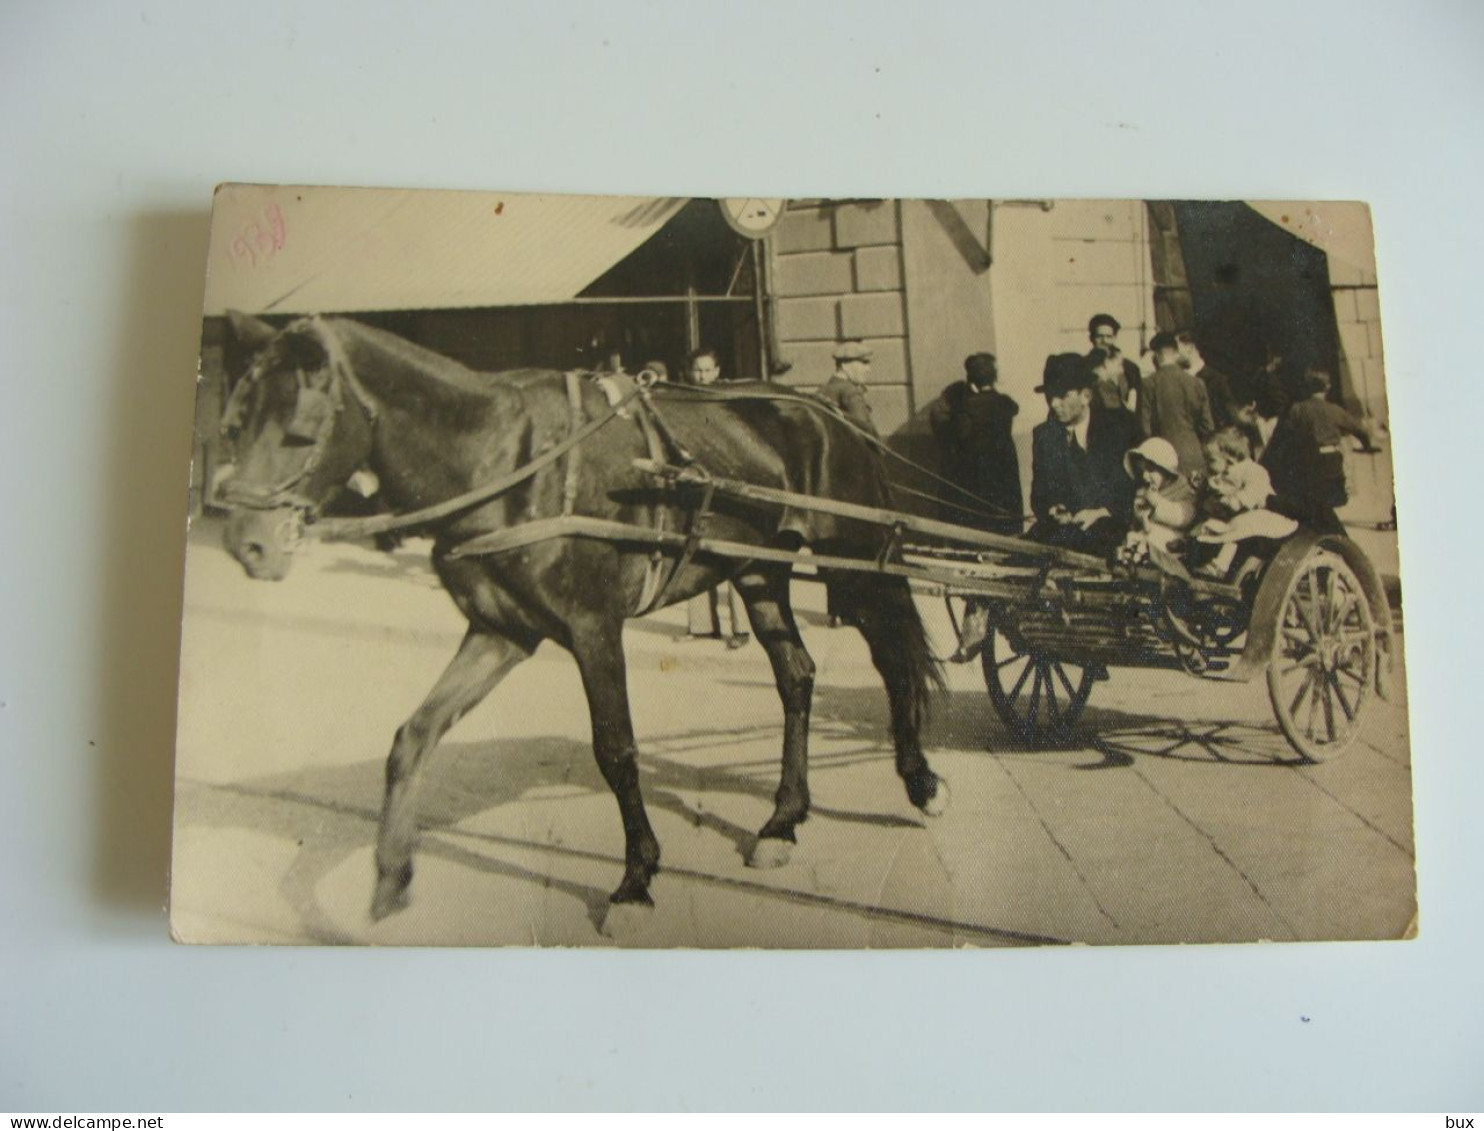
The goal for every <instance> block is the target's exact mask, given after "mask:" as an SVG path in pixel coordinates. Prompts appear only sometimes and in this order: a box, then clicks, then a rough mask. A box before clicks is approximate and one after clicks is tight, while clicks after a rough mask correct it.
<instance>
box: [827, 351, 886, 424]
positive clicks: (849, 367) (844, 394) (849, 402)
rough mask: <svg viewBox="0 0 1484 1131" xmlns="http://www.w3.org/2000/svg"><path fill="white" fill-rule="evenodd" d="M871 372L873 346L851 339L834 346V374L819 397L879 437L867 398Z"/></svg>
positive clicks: (851, 420)
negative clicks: (867, 384)
mask: <svg viewBox="0 0 1484 1131" xmlns="http://www.w3.org/2000/svg"><path fill="white" fill-rule="evenodd" d="M870 371H871V347H870V346H868V345H866V343H865V342H862V341H858V340H852V341H845V342H838V343H836V345H835V374H834V376H833V377H831V378H830V379H829V380H828V381H826V382H825V383H824V385H823V386H821V388H820V390H819V395H820V397H822V398H823V399H824V400H826V401H828V402H829V403H830V404H832V405H834V406H835V407H836V408H837V409H839V410H840V412H841V413H843V414H844V416H845V418H846V419H847V420H849V421H850V422H851V423H852V424H854V425H855V426H856V427H858V428H861V429H863V430H864V431H866V432H869V433H870V434H871V435H872V436H875V435H877V432H876V422H875V421H874V420H872V419H871V405H870V402H869V401H867V399H866V374H867V373H869V372H870Z"/></svg>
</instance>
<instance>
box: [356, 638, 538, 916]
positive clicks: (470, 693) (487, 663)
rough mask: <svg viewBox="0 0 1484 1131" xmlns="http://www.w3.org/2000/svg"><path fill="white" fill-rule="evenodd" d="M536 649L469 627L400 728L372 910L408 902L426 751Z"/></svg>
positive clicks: (390, 764)
mask: <svg viewBox="0 0 1484 1131" xmlns="http://www.w3.org/2000/svg"><path fill="white" fill-rule="evenodd" d="M530 654H531V653H530V651H529V650H527V649H526V648H523V647H522V646H521V645H519V644H516V643H515V642H514V641H512V640H509V639H507V638H505V637H503V636H499V635H496V634H495V633H491V632H485V631H481V630H478V629H475V628H470V629H469V631H468V633H467V634H466V635H465V636H464V640H463V643H462V644H460V645H459V650H458V652H457V653H456V654H455V656H454V658H453V659H452V660H451V661H450V662H449V665H448V667H447V668H445V669H444V671H443V674H442V675H441V676H439V677H438V682H437V683H435V684H434V685H433V690H432V691H430V692H428V697H427V698H426V699H424V700H423V703H422V706H420V707H419V708H418V709H417V710H416V711H414V712H413V713H412V717H411V718H409V719H408V720H407V721H406V722H405V723H403V724H402V726H401V728H400V729H399V730H398V731H397V737H396V741H394V742H393V743H392V752H391V755H390V756H389V757H388V758H387V762H386V800H385V803H384V804H383V806H382V810H381V832H380V834H379V836H378V837H377V841H376V895H375V898H374V899H373V900H372V902H371V915H372V917H373V918H375V919H383V918H385V917H386V916H387V915H390V914H391V913H392V912H393V911H399V910H401V909H402V908H403V907H405V906H406V905H407V885H408V884H410V883H411V882H412V845H413V841H414V839H415V838H416V832H417V813H416V808H415V806H416V796H417V786H418V782H419V781H420V780H421V777H422V769H423V766H424V765H425V764H426V761H427V756H428V754H429V753H431V752H432V749H433V747H435V746H436V745H437V744H438V740H439V739H441V738H442V737H443V736H444V734H446V733H447V731H448V728H449V727H451V726H453V724H454V723H456V722H458V721H459V719H461V718H463V717H464V715H466V714H467V713H468V712H469V711H471V710H472V709H473V708H474V707H475V706H477V705H478V703H479V702H480V700H482V699H483V698H484V697H485V696H486V695H488V694H489V693H490V692H491V691H493V690H494V688H495V685H496V684H498V683H499V682H500V680H501V679H503V678H504V677H505V675H506V673H507V672H509V671H510V669H511V668H513V667H515V665H516V664H518V663H520V662H521V661H522V660H524V659H525V658H526V657H527V656H529V655H530Z"/></svg>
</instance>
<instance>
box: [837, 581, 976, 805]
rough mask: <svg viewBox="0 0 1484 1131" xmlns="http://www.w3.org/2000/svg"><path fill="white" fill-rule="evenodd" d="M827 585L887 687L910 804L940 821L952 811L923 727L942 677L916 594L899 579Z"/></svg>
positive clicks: (900, 770) (900, 768) (894, 737)
mask: <svg viewBox="0 0 1484 1131" xmlns="http://www.w3.org/2000/svg"><path fill="white" fill-rule="evenodd" d="M827 582H828V584H829V585H830V590H831V592H832V593H833V594H835V595H836V598H837V600H839V601H840V602H841V603H842V604H843V606H844V607H845V608H846V609H847V610H849V613H850V619H851V620H852V621H853V622H854V624H855V626H856V627H857V628H858V629H859V630H860V633H861V635H862V636H864V637H865V638H866V645H867V647H868V648H870V650H871V663H872V664H874V665H875V667H876V670H877V671H878V672H879V673H880V674H881V679H882V682H883V683H885V684H886V696H887V701H888V703H889V704H890V707H891V733H892V741H893V743H894V744H895V746H896V754H897V759H896V761H897V774H898V775H899V776H900V777H901V779H902V782H903V784H904V785H906V787H907V798H908V800H909V801H911V802H912V804H913V805H915V806H917V808H919V809H921V810H922V811H923V812H924V813H926V814H928V815H929V816H932V817H935V816H938V815H939V814H941V813H943V812H944V811H945V810H946V809H947V808H948V786H947V783H945V782H944V781H943V779H942V778H940V777H938V775H937V774H935V773H933V771H932V769H931V768H930V767H929V766H928V762H927V758H926V756H924V754H923V752H922V727H923V723H924V722H925V721H926V718H927V707H928V698H929V695H930V694H931V691H932V689H933V687H935V686H936V687H939V688H941V687H942V686H943V676H942V672H941V671H940V670H939V668H938V663H937V660H936V659H934V657H933V653H932V649H931V647H930V646H929V644H928V639H927V631H926V630H925V629H924V627H923V624H922V617H921V616H920V615H919V614H918V612H917V605H916V604H915V603H914V602H913V599H912V590H911V588H910V587H909V586H908V584H907V582H906V580H905V579H903V578H899V577H881V576H858V575H852V574H845V575H840V574H835V575H832V576H831V577H829V578H828V579H827Z"/></svg>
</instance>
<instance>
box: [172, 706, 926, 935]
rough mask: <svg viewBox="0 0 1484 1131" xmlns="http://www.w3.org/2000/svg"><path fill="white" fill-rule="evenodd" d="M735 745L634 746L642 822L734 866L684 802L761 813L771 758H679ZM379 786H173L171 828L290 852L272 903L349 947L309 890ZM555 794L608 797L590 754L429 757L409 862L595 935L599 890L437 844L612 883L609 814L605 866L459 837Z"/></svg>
mask: <svg viewBox="0 0 1484 1131" xmlns="http://www.w3.org/2000/svg"><path fill="white" fill-rule="evenodd" d="M736 739H737V734H736V732H735V730H720V729H717V730H709V729H695V730H686V731H680V732H674V733H668V734H663V735H659V736H655V737H651V738H650V739H648V740H646V741H644V742H642V743H641V751H640V758H639V762H640V770H641V781H642V786H643V791H644V797H645V801H646V804H647V805H648V807H649V808H650V809H651V811H654V810H659V811H667V812H670V813H672V814H674V815H675V816H678V817H680V818H681V819H682V820H684V821H686V822H687V823H688V824H690V825H692V826H693V827H695V828H698V829H706V830H708V831H710V832H712V833H715V834H716V835H718V836H720V837H722V838H723V839H724V840H726V841H728V842H729V843H730V844H731V846H732V848H733V850H734V851H735V852H736V853H737V855H738V856H739V857H742V858H745V857H746V856H747V854H748V853H749V852H750V850H751V848H752V846H753V844H754V842H755V840H756V832H755V830H753V829H750V828H746V827H744V826H742V825H740V824H738V823H736V822H735V821H732V820H729V819H728V818H726V817H725V816H724V815H722V814H721V813H719V812H717V811H716V809H715V808H714V807H713V806H712V805H709V804H707V805H701V804H696V803H694V802H692V801H690V800H688V799H687V795H693V796H705V797H708V798H710V797H715V796H717V795H718V794H723V795H724V794H731V795H737V796H743V797H747V798H749V799H752V800H756V801H761V802H764V803H766V804H768V805H771V802H772V798H773V792H774V789H775V788H776V785H777V778H778V767H779V762H778V759H777V758H776V757H773V758H759V759H756V760H754V761H747V762H735V761H734V762H729V763H727V764H726V765H725V766H699V765H696V764H694V763H693V762H691V761H689V760H687V756H688V755H691V754H694V753H697V752H700V751H704V750H714V749H716V748H717V747H718V746H721V745H724V744H726V743H728V742H735V741H736ZM780 741H781V739H780ZM872 756H874V757H879V758H888V757H890V755H889V753H887V752H875V753H872V752H871V751H860V750H851V751H848V752H846V753H845V754H842V755H837V756H826V757H824V758H822V759H820V760H819V762H820V764H822V765H829V764H831V763H832V762H834V763H836V764H840V765H846V764H851V763H852V762H854V761H859V760H861V759H862V758H863V757H872ZM384 781H385V773H384V762H383V761H382V760H380V759H376V760H367V761H361V762H354V763H348V764H342V765H337V766H329V767H319V768H314V769H308V770H294V771H288V772H283V773H276V774H270V775H264V776H260V777H254V778H247V779H243V780H239V781H235V782H231V783H220V784H203V783H191V784H189V785H186V784H184V783H183V784H182V789H181V800H180V804H179V806H178V819H179V822H180V825H181V827H182V828H191V827H199V828H209V829H211V830H213V831H220V830H225V829H240V830H243V831H248V832H253V833H256V834H267V835H269V836H271V837H273V838H275V839H277V840H279V841H282V842H287V843H290V844H293V845H294V846H295V852H294V855H293V858H292V860H291V862H290V864H289V866H288V868H287V869H286V871H285V872H284V873H283V875H282V876H281V878H280V880H279V884H278V894H279V895H280V897H282V898H283V900H284V901H285V902H286V903H287V905H288V906H289V907H290V909H291V910H292V912H293V914H294V915H295V916H296V917H297V918H298V921H299V923H300V925H301V926H302V928H303V929H304V930H305V931H306V932H307V933H308V934H309V935H310V936H311V937H313V938H315V939H317V940H318V941H321V942H324V943H330V944H350V943H354V942H357V941H359V940H358V939H357V937H356V936H355V934H354V933H353V932H351V931H348V930H347V928H346V926H345V925H344V923H343V922H342V921H339V920H337V919H336V918H335V917H334V916H333V915H331V914H330V912H329V911H328V910H327V909H326V908H325V907H324V906H323V905H322V904H321V901H320V887H321V883H322V881H324V880H325V878H326V877H327V876H329V875H330V874H331V873H333V872H335V871H336V870H337V869H338V868H339V867H340V866H341V865H342V864H343V863H344V862H345V861H346V860H347V859H349V858H350V857H351V856H353V855H355V854H357V853H359V852H362V851H363V850H364V849H365V848H366V847H367V845H368V844H371V843H374V841H375V837H376V830H377V826H378V823H379V820H380V816H381V803H382V790H383V783H384ZM557 788H560V789H563V790H566V791H575V792H576V793H578V794H581V795H584V796H586V795H593V796H601V797H604V798H609V797H611V791H610V790H609V788H608V786H607V784H606V783H605V782H604V780H603V778H602V775H601V774H600V773H599V771H598V768H597V764H596V762H595V760H594V758H593V752H592V747H591V745H590V744H589V743H587V742H583V741H578V740H575V739H570V738H552V737H531V738H520V739H496V740H486V741H470V742H446V743H444V744H442V745H441V746H440V747H439V748H438V749H437V750H436V751H435V752H434V753H433V754H432V755H431V756H430V758H429V761H428V763H427V765H426V767H425V769H424V771H423V778H422V785H421V788H420V791H419V800H418V827H419V830H420V832H421V833H422V834H424V835H422V836H421V838H420V841H419V845H418V848H417V855H418V856H419V857H421V858H429V857H432V858H438V859H441V860H444V861H446V862H448V863H452V864H456V865H458V866H459V867H461V868H467V869H472V870H474V871H476V872H479V873H482V874H484V875H488V876H498V877H504V878H508V879H515V880H519V881H522V882H525V883H530V884H534V885H537V886H541V887H545V888H548V889H552V890H555V891H558V892H561V893H563V894H566V895H568V896H570V897H572V898H573V899H575V900H577V901H578V902H579V903H580V904H582V906H583V907H584V910H585V913H586V915H587V918H588V920H589V922H591V924H592V925H593V928H594V929H595V930H596V929H598V928H600V927H601V925H602V922H603V917H604V915H605V913H606V911H607V908H608V894H609V893H608V891H607V890H606V889H603V888H599V887H597V886H594V885H591V884H584V883H580V882H576V881H569V880H564V879H561V878H559V877H556V876H554V875H552V874H551V873H550V872H549V871H536V870H532V869H530V868H526V867H523V866H521V865H520V864H517V863H512V862H510V861H509V860H503V859H498V858H495V857H493V856H491V855H489V854H485V853H480V852H476V851H472V850H470V849H468V848H464V847H461V846H460V845H459V844H458V843H454V842H453V841H451V840H449V839H447V838H442V837H438V836H437V835H436V834H438V833H440V832H449V831H455V830H456V831H457V832H458V833H459V838H460V840H463V841H466V842H467V841H469V840H473V841H477V842H484V843H489V844H490V845H492V846H503V847H509V848H538V849H540V850H542V851H544V852H548V853H557V854H560V855H565V856H567V857H568V858H581V859H585V860H588V861H590V862H600V863H605V864H612V865H613V868H614V877H615V882H616V879H617V876H618V871H619V870H620V869H621V867H622V848H621V825H620V823H619V819H618V813H617V809H616V807H615V808H614V810H613V813H612V823H613V839H614V851H613V853H612V854H611V855H610V854H604V853H599V852H592V851H589V850H586V849H582V848H578V847H574V846H568V845H562V844H560V843H556V842H548V841H533V840H527V839H522V838H520V837H516V836H510V835H505V834H500V833H493V832H489V831H472V830H470V829H467V828H463V827H461V826H463V825H464V823H465V822H467V821H469V820H470V819H472V818H474V817H477V816H478V815H479V814H481V813H485V812H488V811H490V810H492V809H496V808H499V807H501V806H505V805H511V804H516V803H520V802H522V801H525V800H528V799H529V798H530V796H531V795H532V794H533V793H539V792H541V791H543V790H551V789H557ZM814 813H815V814H816V815H818V816H820V817H825V818H829V819H832V820H836V821H843V822H849V823H856V824H860V825H867V826H876V827H887V828H895V827H915V826H916V825H917V824H918V822H915V821H912V820H909V819H907V818H905V817H901V816H898V815H896V814H892V813H890V812H879V813H878V812H858V811H852V810H846V809H841V808H838V807H831V806H821V805H816V806H815V808H814ZM371 886H372V877H371V876H370V875H369V874H368V875H367V876H366V894H367V900H368V902H369V898H370V892H371Z"/></svg>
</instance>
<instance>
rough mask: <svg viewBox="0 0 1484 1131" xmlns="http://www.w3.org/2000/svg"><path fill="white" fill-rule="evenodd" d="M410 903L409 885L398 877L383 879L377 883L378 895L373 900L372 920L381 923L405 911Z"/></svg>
mask: <svg viewBox="0 0 1484 1131" xmlns="http://www.w3.org/2000/svg"><path fill="white" fill-rule="evenodd" d="M408 902H409V897H408V895H407V885H406V884H405V883H403V882H402V881H401V879H400V878H398V877H396V876H386V877H383V878H382V879H380V880H377V881H376V894H375V895H374V896H373V897H372V899H371V918H372V920H373V921H375V922H377V923H379V922H381V921H382V920H383V919H385V918H386V917H387V916H388V915H395V914H396V913H397V912H398V911H402V910H404V909H405V908H406V907H407V904H408Z"/></svg>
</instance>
